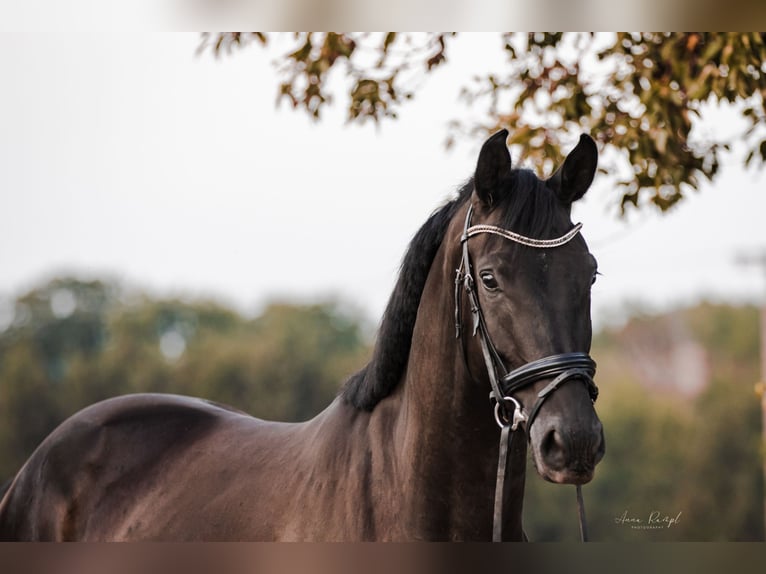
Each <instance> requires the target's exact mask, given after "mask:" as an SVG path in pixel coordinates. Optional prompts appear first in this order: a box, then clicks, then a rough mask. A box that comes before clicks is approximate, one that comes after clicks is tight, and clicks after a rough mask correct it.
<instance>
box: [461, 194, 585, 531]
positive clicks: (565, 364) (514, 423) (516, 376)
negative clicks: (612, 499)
mask: <svg viewBox="0 0 766 574" xmlns="http://www.w3.org/2000/svg"><path fill="white" fill-rule="evenodd" d="M472 215H473V205H471V206H469V207H468V213H467V214H466V218H465V226H464V228H463V235H462V237H461V238H460V243H461V245H462V247H463V256H462V259H461V261H460V266H459V267H458V269H457V272H456V274H455V333H456V338H457V339H460V338H461V337H462V321H461V316H460V315H461V312H460V307H461V305H460V303H461V287H462V288H463V289H462V290H463V291H465V293H466V295H467V297H468V302H469V304H470V307H471V316H472V317H473V331H472V334H473V336H476V334H477V333H478V335H479V342H480V344H481V351H482V355H483V357H484V363H485V365H486V367H487V374H488V376H489V382H490V386H491V388H492V390H491V392H490V393H489V397H490V401H492V402H493V403H494V413H495V421H496V422H497V424H498V426H499V427H500V454H499V457H498V465H497V481H496V484H495V507H494V518H493V528H492V540H493V542H500V541H501V540H502V513H503V488H504V482H505V474H506V467H507V464H508V452H509V450H510V446H509V442H510V439H511V438H512V435H511V433H512V432H513V431H515V430H516V429H517V428H518V427H519V424H520V423H522V422H525V423H526V432H527V437H529V436H530V429H531V427H532V423H534V421H535V419H536V418H537V415H538V414H539V412H540V408H541V407H542V405H543V403H544V402H545V400H546V399H547V398H548V397H549V396H550V395H551V394H552V393H553V392H554V391H555V390H556V389H558V388H559V387H560V386H561V385H563V384H565V383H567V382H569V381H574V380H579V381H582V382H583V383H584V384H585V386H586V387H587V389H588V394H589V395H590V398H591V400H592V401H595V400H596V398H597V397H598V387H597V386H596V383H595V382H593V376H594V375H595V374H596V363H595V362H594V361H593V359H591V357H590V355H588V353H582V352H574V353H561V354H558V355H550V356H548V357H544V358H542V359H538V360H536V361H532V362H530V363H527V364H525V365H522V366H520V367H518V368H517V369H513V370H511V371H509V370H508V369H507V368H506V367H505V364H504V363H503V360H502V358H501V357H500V354H499V353H498V351H497V349H496V348H495V345H494V344H493V343H492V339H491V337H490V336H489V330H488V329H487V323H486V321H485V320H484V314H483V313H482V310H481V306H480V304H479V296H478V293H477V291H476V287H475V285H476V282H475V281H474V278H473V272H472V267H471V256H470V253H469V252H468V240H469V239H470V238H471V237H474V236H476V235H479V234H482V233H489V234H492V235H498V236H500V237H503V238H505V239H508V240H510V241H513V242H515V243H519V244H521V245H526V246H528V247H533V248H536V249H551V248H555V247H559V246H561V245H564V244H566V243H568V242H569V241H571V240H572V239H573V238H574V237H575V236H576V235H577V234H578V233H579V232H580V229H581V228H582V224H581V223H578V224H577V225H575V226H574V227H573V228H572V229H571V230H570V231H569V232H567V233H566V234H564V235H562V236H561V237H558V238H556V239H532V238H530V237H525V236H523V235H519V234H518V233H514V232H512V231H508V230H507V229H503V228H501V227H495V226H493V225H474V226H471V216H472ZM463 352H464V353H465V345H463ZM498 374H499V376H498ZM551 378H552V379H553V380H552V381H551V382H550V383H548V385H546V386H545V388H543V389H542V390H541V391H540V392H539V393H537V400H536V402H535V403H534V405H533V406H532V409H531V411H530V412H529V414H527V413H526V412H525V411H524V408H523V406H522V405H521V403H520V402H519V401H518V400H517V399H516V398H515V397H514V396H513V395H514V393H516V392H517V391H519V390H521V389H523V388H525V387H528V386H529V385H531V384H533V383H536V382H537V381H541V380H543V379H551ZM528 440H529V438H528ZM577 502H578V511H579V512H578V514H579V518H580V537H581V539H582V541H583V542H585V541H587V539H588V535H587V527H586V523H585V510H584V505H583V502H582V491H581V488H580V485H577Z"/></svg>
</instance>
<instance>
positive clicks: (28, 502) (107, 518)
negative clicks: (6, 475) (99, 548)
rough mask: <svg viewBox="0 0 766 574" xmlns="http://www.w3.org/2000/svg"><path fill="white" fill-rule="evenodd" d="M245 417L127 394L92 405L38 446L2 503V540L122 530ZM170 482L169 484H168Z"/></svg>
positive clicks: (199, 404)
mask: <svg viewBox="0 0 766 574" xmlns="http://www.w3.org/2000/svg"><path fill="white" fill-rule="evenodd" d="M236 417H247V418H248V419H251V420H253V421H255V420H256V419H252V417H248V416H247V415H245V414H244V413H241V412H239V411H236V410H234V409H230V408H227V407H223V406H221V405H217V404H215V403H211V402H208V401H204V400H201V399H193V398H189V397H180V396H175V395H158V394H142V395H127V396H123V397H117V398H114V399H109V400H106V401H103V402H101V403H97V404H95V405H92V406H90V407H88V408H86V409H84V410H82V411H80V412H79V413H77V414H75V415H74V416H72V417H71V418H69V419H68V420H66V421H65V422H64V423H62V424H61V425H60V426H59V427H58V428H57V429H56V430H55V431H54V432H53V433H51V435H49V436H48V437H47V438H46V439H45V441H43V443H42V444H41V445H40V446H39V447H38V448H37V450H36V451H35V452H34V453H33V455H32V456H31V457H30V459H29V460H28V461H27V463H26V464H25V465H24V466H23V467H22V469H21V470H20V471H19V473H18V474H17V476H16V477H15V479H14V480H13V483H12V484H11V485H10V487H9V489H8V491H7V492H6V494H5V497H4V498H3V499H2V501H1V502H0V540H77V539H83V538H87V537H88V536H87V531H92V530H100V531H101V532H104V531H103V527H102V526H100V525H98V524H93V522H96V521H102V522H103V523H104V525H106V524H107V523H108V524H119V522H120V515H123V516H125V515H127V513H128V512H129V511H130V508H131V507H132V506H134V504H135V500H136V498H137V497H138V495H139V494H140V493H145V492H147V491H161V490H162V489H163V488H166V487H167V485H166V484H165V482H164V481H165V480H166V479H167V472H168V470H169V469H173V468H175V467H176V466H177V462H178V460H179V459H183V458H184V457H190V456H195V455H196V454H197V453H196V451H197V450H199V449H201V448H204V446H203V445H204V444H205V438H206V437H208V436H209V435H211V433H214V432H215V431H216V429H217V428H219V427H221V426H222V425H224V424H225V422H226V421H227V420H230V419H232V418H236ZM163 477H164V478H163Z"/></svg>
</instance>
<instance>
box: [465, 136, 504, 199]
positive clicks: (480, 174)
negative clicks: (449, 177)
mask: <svg viewBox="0 0 766 574" xmlns="http://www.w3.org/2000/svg"><path fill="white" fill-rule="evenodd" d="M507 139H508V130H506V129H502V130H500V131H499V132H497V133H495V134H493V135H492V136H490V138H489V139H488V140H487V141H485V142H484V145H483V146H481V151H480V152H479V161H478V163H477V164H476V175H475V176H474V178H473V183H474V187H475V188H476V194H477V195H478V196H479V199H480V200H481V201H482V203H484V204H486V205H489V206H491V205H492V204H493V203H494V200H495V199H496V197H495V194H496V193H497V192H498V190H499V188H500V182H501V180H502V179H503V178H505V177H507V176H508V175H509V174H510V171H511V154H510V153H508V146H506V145H505V142H506V140H507Z"/></svg>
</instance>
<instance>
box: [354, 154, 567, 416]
mask: <svg viewBox="0 0 766 574" xmlns="http://www.w3.org/2000/svg"><path fill="white" fill-rule="evenodd" d="M506 185H508V186H509V187H510V189H509V190H507V191H506V192H505V193H504V194H503V197H502V198H501V200H500V201H498V203H497V204H496V205H495V209H502V210H503V215H502V225H503V226H504V227H505V228H506V229H512V230H513V231H515V232H517V233H522V234H528V235H531V236H533V237H539V238H540V239H545V238H547V237H540V236H541V235H547V234H550V233H551V232H550V228H551V227H552V221H553V215H554V214H555V213H556V204H557V199H556V196H555V194H554V193H553V192H552V191H551V190H550V189H549V188H548V187H546V186H545V184H544V182H542V181H540V180H539V179H538V178H537V176H536V175H535V174H534V173H533V172H531V171H529V170H525V169H514V170H512V171H511V172H510V173H509V177H508V181H507V182H506ZM472 191H473V178H471V179H469V180H468V182H466V183H465V185H463V186H462V187H461V188H460V190H459V191H458V194H457V197H456V198H454V199H453V200H451V201H449V202H448V203H446V204H445V205H443V206H442V207H441V208H439V209H437V210H436V211H435V212H434V213H432V214H431V216H430V217H429V218H428V220H427V221H426V222H425V223H424V224H423V226H422V227H421V228H420V229H419V230H418V232H417V233H416V234H415V236H414V237H413V238H412V241H411V242H410V244H409V247H408V248H407V252H406V253H405V255H404V259H403V260H402V264H401V267H400V270H399V278H398V280H397V282H396V286H395V287H394V290H393V292H392V293H391V297H390V299H389V301H388V305H387V306H386V310H385V311H384V313H383V318H382V319H381V323H380V329H379V330H378V336H377V340H376V343H375V348H374V350H373V353H372V358H371V359H370V362H369V363H368V364H367V365H366V366H365V367H363V368H362V370H360V371H359V372H357V373H355V374H354V375H352V376H351V377H350V378H349V379H348V380H347V381H346V383H345V384H344V385H343V388H342V390H341V392H340V396H341V398H342V399H343V400H344V401H345V402H346V403H349V404H351V405H353V406H354V407H356V408H358V409H361V410H366V411H371V410H373V409H374V408H375V405H377V404H378V403H379V402H380V401H381V400H382V399H384V398H385V397H387V396H388V395H389V394H391V392H392V391H393V390H394V389H395V388H396V386H397V385H398V384H399V381H400V380H401V378H402V375H403V374H404V370H405V368H406V367H407V360H408V359H409V355H410V345H411V343H412V333H413V331H414V329H415V320H416V318H417V313H418V307H419V306H420V297H421V295H422V294H423V289H424V287H425V284H426V279H427V278H428V273H429V272H430V270H431V264H432V263H433V260H434V258H435V257H436V253H437V251H438V250H439V246H440V245H441V243H442V240H443V239H444V235H445V233H446V231H447V227H448V226H449V224H450V221H451V220H452V218H453V217H454V216H455V214H456V212H457V211H458V209H459V208H460V207H461V206H462V205H463V204H464V203H465V202H466V201H468V198H469V197H470V196H471V192H472ZM559 205H560V204H559Z"/></svg>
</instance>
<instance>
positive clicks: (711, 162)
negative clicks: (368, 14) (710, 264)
mask: <svg viewBox="0 0 766 574" xmlns="http://www.w3.org/2000/svg"><path fill="white" fill-rule="evenodd" d="M273 36H274V35H273V34H269V35H267V34H264V33H260V32H254V33H239V32H228V33H219V34H210V33H206V34H203V35H202V40H201V44H200V51H204V50H207V49H210V50H212V51H213V52H214V53H215V54H216V55H219V54H221V53H223V52H230V51H231V50H232V49H233V48H235V47H241V46H245V45H247V44H250V43H256V44H260V45H264V46H265V45H267V44H268V43H269V41H270V39H272V37H273ZM455 36H456V34H455V33H449V34H448V33H428V34H410V33H404V34H397V33H394V32H389V33H378V34H370V33H351V34H337V33H296V34H293V35H292V36H289V38H291V40H290V47H289V48H288V49H287V51H286V52H285V54H284V55H283V56H282V57H281V58H280V60H279V61H278V62H277V64H278V66H279V71H278V73H279V75H280V78H281V84H280V88H279V96H278V99H279V101H281V100H287V101H288V102H289V103H290V104H291V105H292V106H293V107H294V108H299V109H303V110H305V111H306V112H307V113H309V114H310V116H311V117H313V118H315V119H319V117H320V114H321V111H322V109H323V108H324V107H325V106H326V105H328V104H329V103H330V102H331V101H332V100H333V93H334V92H341V91H346V92H347V96H348V120H349V121H360V122H364V121H365V120H368V119H371V120H373V121H374V122H376V123H377V122H379V121H380V120H382V119H384V118H395V117H396V116H397V112H398V110H399V109H400V108H401V106H402V105H403V104H404V103H405V102H406V101H408V100H410V99H412V98H413V97H414V96H415V92H416V87H415V85H414V84H416V83H417V82H418V80H420V79H421V77H422V76H423V75H425V74H427V73H428V72H430V71H432V70H434V69H435V68H437V67H439V66H441V65H444V64H445V63H446V62H447V52H448V50H447V48H448V45H449V44H450V43H451V41H452V40H453V38H454V37H455ZM499 40H500V41H499V43H498V49H499V50H500V49H502V50H504V51H505V53H506V55H507V57H508V63H507V65H506V66H505V67H504V68H503V69H501V70H497V72H496V73H492V74H489V75H486V76H484V77H479V76H476V77H474V78H473V79H472V81H471V83H470V84H469V85H467V86H464V87H463V88H462V92H461V94H462V97H463V99H464V101H465V102H466V103H467V104H468V105H469V106H470V107H471V109H477V108H478V109H479V110H481V112H482V116H481V117H482V119H471V120H469V121H453V122H451V124H450V128H449V135H448V138H447V144H448V145H450V144H451V143H452V142H453V141H454V140H455V138H456V137H458V136H459V135H463V134H468V135H469V136H471V137H477V138H484V137H485V136H486V134H487V133H488V132H492V131H495V130H497V129H498V128H500V127H506V128H509V129H510V130H511V136H510V139H509V144H511V145H512V146H514V147H516V148H517V149H516V150H515V152H516V156H517V157H519V158H520V159H521V160H524V159H530V160H531V162H530V163H531V164H532V165H536V166H540V168H541V171H542V172H543V173H542V174H541V175H549V174H550V172H551V170H552V169H553V168H554V166H556V165H558V164H559V163H560V162H561V160H562V157H561V140H562V138H567V137H571V136H572V135H573V134H575V133H579V132H581V131H586V132H589V133H590V134H591V135H593V137H594V138H596V139H597V140H598V141H599V142H600V143H601V144H602V146H603V147H604V148H606V149H605V152H606V153H604V154H603V158H604V160H602V167H604V166H605V171H608V172H611V173H613V174H614V175H615V178H616V183H617V186H618V188H619V189H620V190H621V196H620V200H619V205H620V207H621V210H622V212H623V213H624V211H625V209H626V207H628V206H633V207H640V206H643V205H645V204H646V202H647V201H648V202H649V203H651V204H653V205H654V206H656V207H657V208H659V209H660V210H662V211H665V210H666V209H668V208H670V207H671V206H673V205H674V204H676V203H677V202H678V201H679V200H681V199H682V198H683V197H684V193H685V192H687V191H688V190H691V189H697V188H698V187H699V183H700V179H701V178H705V179H708V180H712V179H713V178H714V177H715V175H716V173H717V172H718V169H719V165H720V158H721V150H729V149H730V146H731V145H732V143H733V142H734V141H741V142H744V144H745V146H746V148H747V149H746V150H745V154H746V155H745V159H744V163H745V165H750V164H751V163H753V162H755V163H760V164H762V163H763V162H764V161H766V130H765V129H764V128H765V127H766V109H765V108H764V95H766V34H763V33H618V34H592V33H555V34H551V33H533V34H522V33H516V32H514V33H506V34H502V35H501V37H500V38H499ZM339 68H340V69H342V71H343V72H344V74H345V76H346V80H347V81H346V83H345V85H342V87H341V85H340V84H337V83H331V82H330V77H331V72H332V70H333V69H339ZM717 102H727V103H736V104H737V108H736V109H737V110H738V111H739V113H740V114H741V116H742V118H743V119H744V120H745V121H744V122H743V127H742V128H741V130H740V131H739V132H738V133H736V134H734V135H733V136H732V137H731V139H730V140H725V141H724V140H722V139H721V138H720V136H715V137H713V138H710V137H709V136H707V135H702V134H701V133H700V130H699V129H696V130H695V129H694V128H695V126H699V125H700V123H701V122H700V119H701V118H702V111H703V107H704V105H705V104H706V103H717ZM716 138H718V139H716Z"/></svg>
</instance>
